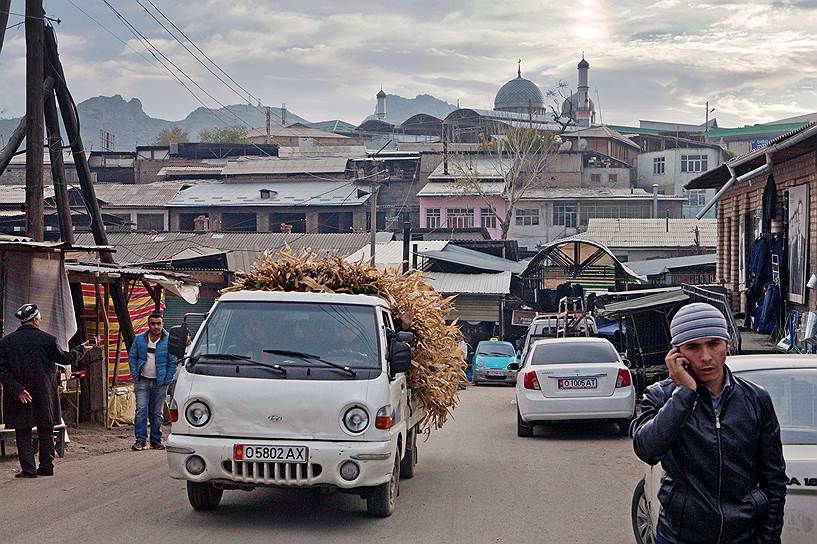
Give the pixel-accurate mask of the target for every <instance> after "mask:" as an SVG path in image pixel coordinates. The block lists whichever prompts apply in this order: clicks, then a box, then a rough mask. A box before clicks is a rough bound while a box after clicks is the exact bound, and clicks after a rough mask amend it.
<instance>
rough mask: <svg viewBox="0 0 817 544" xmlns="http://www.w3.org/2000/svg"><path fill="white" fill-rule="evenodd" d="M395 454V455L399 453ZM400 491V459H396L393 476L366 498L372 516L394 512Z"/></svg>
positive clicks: (382, 515) (367, 507) (387, 514)
mask: <svg viewBox="0 0 817 544" xmlns="http://www.w3.org/2000/svg"><path fill="white" fill-rule="evenodd" d="M399 453H400V452H399V451H398V452H397V454H395V457H396V456H397V455H398V454H399ZM399 492H400V459H399V458H398V459H395V460H394V470H393V471H392V473H391V478H389V481H388V482H386V483H385V484H380V485H379V486H377V487H375V488H374V489H373V490H372V492H371V494H370V495H369V496H368V497H367V498H366V510H367V511H368V512H369V515H370V516H374V517H378V518H387V517H389V516H390V515H392V514H393V513H394V504H395V502H396V501H397V494H398V493H399Z"/></svg>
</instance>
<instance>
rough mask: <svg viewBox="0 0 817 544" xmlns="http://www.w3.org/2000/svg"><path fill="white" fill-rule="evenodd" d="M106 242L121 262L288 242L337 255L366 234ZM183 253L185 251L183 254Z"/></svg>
mask: <svg viewBox="0 0 817 544" xmlns="http://www.w3.org/2000/svg"><path fill="white" fill-rule="evenodd" d="M93 240H94V239H93V235H91V234H90V233H87V232H83V233H77V244H93ZM108 242H109V245H110V246H113V247H114V248H115V249H116V260H117V262H119V263H124V264H138V263H153V262H159V261H167V260H170V259H171V258H174V257H175V256H176V255H183V256H185V257H186V258H190V257H194V256H196V255H195V253H190V252H189V250H198V252H199V254H202V255H209V254H214V253H216V252H215V251H212V250H219V251H221V252H228V255H229V254H230V253H235V252H258V255H260V253H261V252H263V251H265V250H270V251H278V250H281V249H283V248H284V247H286V245H289V246H290V247H291V248H292V249H293V250H296V251H297V250H301V249H306V248H308V249H311V250H312V251H313V252H315V253H316V254H318V255H319V256H323V255H327V254H330V253H334V254H337V255H341V256H346V255H349V254H351V253H353V252H355V251H357V250H359V249H360V248H361V247H363V246H364V245H366V244H368V242H369V233H367V232H351V233H337V234H334V233H316V234H297V233H292V234H283V233H274V232H201V233H195V232H163V233H160V234H149V233H144V232H109V233H108ZM183 252H186V253H183Z"/></svg>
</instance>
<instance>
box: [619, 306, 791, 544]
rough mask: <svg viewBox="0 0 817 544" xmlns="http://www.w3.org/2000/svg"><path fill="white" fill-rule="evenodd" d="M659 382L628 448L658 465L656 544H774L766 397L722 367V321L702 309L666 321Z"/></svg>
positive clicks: (773, 434) (776, 450) (772, 432)
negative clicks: (665, 374)
mask: <svg viewBox="0 0 817 544" xmlns="http://www.w3.org/2000/svg"><path fill="white" fill-rule="evenodd" d="M670 334H671V335H672V349H671V350H670V352H669V353H668V354H667V356H666V365H667V369H668V370H669V379H667V380H664V381H662V382H659V383H656V384H653V385H651V386H650V387H649V388H647V390H646V392H645V393H644V399H643V400H642V402H641V414H640V415H639V416H638V418H637V419H636V420H635V422H634V423H633V427H632V429H633V446H634V449H635V453H636V455H638V457H639V458H640V459H641V460H643V461H644V462H646V463H649V464H651V465H655V464H657V463H659V462H660V463H661V466H662V467H663V469H664V472H665V474H664V477H663V478H662V481H661V488H660V490H659V492H658V501H659V502H660V503H661V511H660V514H659V519H658V530H657V533H658V534H657V536H656V542H657V544H665V543H671V544H683V543H695V544H709V543H713V544H714V543H723V544H726V543H729V544H744V543H745V544H770V543H779V542H780V534H781V531H782V529H783V507H784V504H785V499H786V484H787V481H788V480H787V478H786V464H785V462H784V460H783V446H782V444H781V441H780V425H779V424H778V421H777V416H776V415H775V411H774V407H773V406H772V401H771V398H770V396H769V393H767V392H766V390H765V389H763V388H762V387H758V386H757V385H755V384H753V383H752V382H750V381H747V380H744V379H743V378H739V377H737V376H734V375H732V372H731V371H730V370H729V367H727V366H726V364H725V362H726V355H727V353H728V344H727V342H728V341H729V332H728V329H727V327H726V319H725V318H724V317H723V315H722V314H721V313H720V311H719V310H718V309H717V308H715V307H714V306H712V305H710V304H704V303H693V304H688V305H687V306H684V307H683V308H681V309H680V310H678V312H677V313H676V314H675V317H673V319H672V323H671V325H670Z"/></svg>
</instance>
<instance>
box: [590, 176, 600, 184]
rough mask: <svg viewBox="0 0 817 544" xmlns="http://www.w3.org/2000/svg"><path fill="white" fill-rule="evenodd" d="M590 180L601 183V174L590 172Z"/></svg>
mask: <svg viewBox="0 0 817 544" xmlns="http://www.w3.org/2000/svg"><path fill="white" fill-rule="evenodd" d="M590 181H591V182H593V183H601V174H590Z"/></svg>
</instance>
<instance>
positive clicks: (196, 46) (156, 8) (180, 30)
mask: <svg viewBox="0 0 817 544" xmlns="http://www.w3.org/2000/svg"><path fill="white" fill-rule="evenodd" d="M147 1H148V3H149V4H150V5H151V6H153V9H155V10H156V11H157V12H159V15H161V16H162V17H163V18H164V19H165V20H166V21H167V22H168V23H170V24H171V25H172V26H173V28H175V29H176V30H177V31H178V32H179V34H181V35H182V36H184V38H185V39H186V40H187V41H188V42H190V45H192V46H193V47H194V48H195V49H196V51H198V52H199V53H201V54H202V56H203V57H204V58H205V59H207V60H208V61H209V62H210V63H211V64H212V65H213V66H215V67H216V68H217V69H218V71H219V72H221V73H222V74H224V75H225V76H226V77H227V79H229V80H230V81H232V82H233V83H234V84H235V85H236V86H237V87H238V88H239V89H241V90H242V91H244V92H245V93H247V96H248V97H249V98H251V99H254V100H255V101H256V102H261V99H260V98H258V97H256V96H254V95H253V94H252V93H251V92H250V91H248V90H247V89H245V88H244V87H243V86H242V85H241V84H240V83H238V82H237V81H236V80H235V79H234V78H233V77H232V76H231V75H230V74H228V73H227V72H226V71H224V69H223V68H222V67H221V66H219V65H218V64H217V63H216V62H215V61H214V60H213V59H211V58H210V57H209V56H207V53H205V52H204V51H202V50H201V48H200V47H199V46H198V45H196V43H195V42H194V41H193V40H191V39H190V37H189V36H188V35H187V34H185V33H184V31H183V30H182V29H181V28H179V27H178V26H176V23H174V22H173V21H171V20H170V19H169V18H168V17H167V15H165V14H164V12H162V10H161V9H159V7H158V6H156V4H154V3H153V2H152V1H151V0H147ZM177 41H178V40H177ZM179 43H181V42H179ZM214 75H215V74H214ZM248 102H249V101H248Z"/></svg>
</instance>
